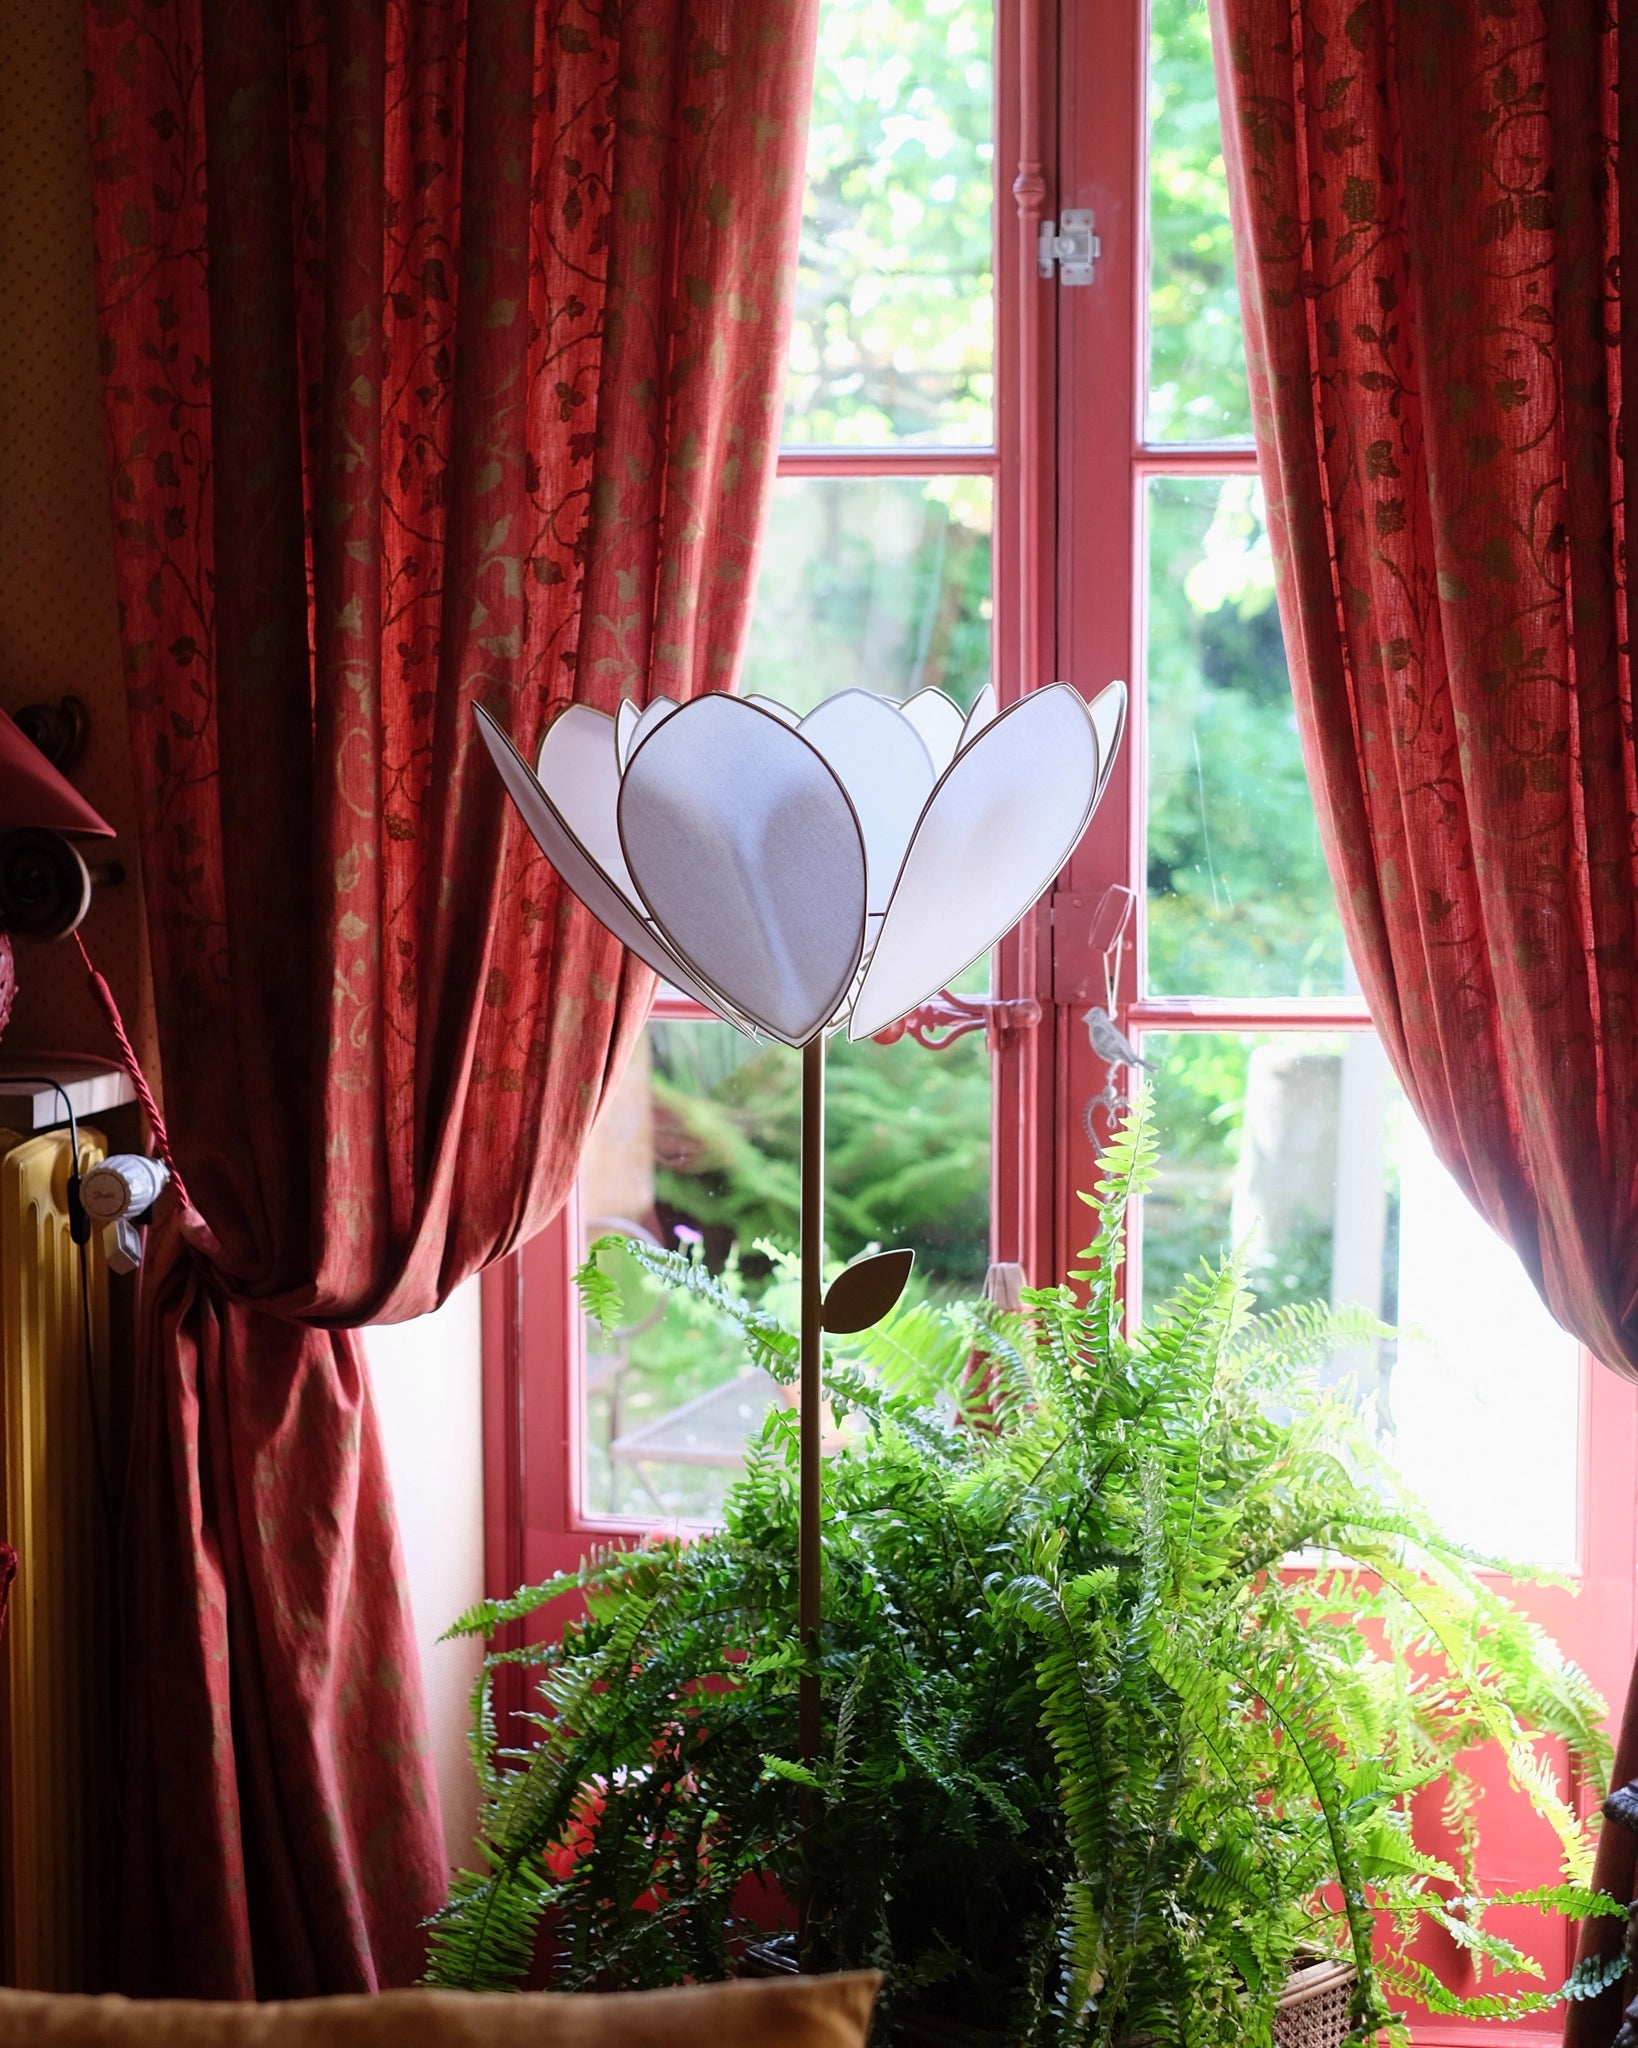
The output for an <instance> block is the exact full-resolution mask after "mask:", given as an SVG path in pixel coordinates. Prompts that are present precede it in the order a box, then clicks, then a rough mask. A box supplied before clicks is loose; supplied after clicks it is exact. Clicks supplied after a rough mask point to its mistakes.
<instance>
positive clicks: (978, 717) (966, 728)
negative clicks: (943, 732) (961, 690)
mask: <svg viewBox="0 0 1638 2048" xmlns="http://www.w3.org/2000/svg"><path fill="white" fill-rule="evenodd" d="M995 715H996V695H995V685H994V683H986V684H985V685H984V687H983V689H982V690H980V691H979V693H978V695H977V696H976V697H975V698H974V699H973V708H972V709H971V711H969V712H968V713H967V722H966V724H965V725H963V726H962V728H961V745H960V746H958V747H957V748H956V752H957V753H958V754H959V753H960V752H961V751H962V750H963V748H966V747H970V746H971V745H972V743H973V741H974V740H975V739H977V737H978V735H979V734H980V733H981V732H982V731H983V730H984V728H985V726H987V725H991V724H993V723H994V721H995Z"/></svg>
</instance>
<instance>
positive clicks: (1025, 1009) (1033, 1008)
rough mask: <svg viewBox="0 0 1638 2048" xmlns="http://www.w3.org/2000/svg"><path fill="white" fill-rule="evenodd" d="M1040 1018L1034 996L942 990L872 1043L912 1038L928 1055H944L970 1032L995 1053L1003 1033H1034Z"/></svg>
mask: <svg viewBox="0 0 1638 2048" xmlns="http://www.w3.org/2000/svg"><path fill="white" fill-rule="evenodd" d="M1041 1016H1042V1010H1041V1005H1040V1004H1039V1003H1038V1002H1037V1001H1036V1000H1035V998H1034V997H1033V996H953V995H951V993H950V991H949V990H948V989H947V988H942V989H940V990H939V992H938V994H937V995H936V996H930V997H929V998H928V999H927V1001H926V1002H925V1003H921V1004H918V1005H917V1007H916V1008H915V1009H913V1010H912V1011H911V1012H910V1013H909V1015H908V1016H905V1017H901V1018H900V1019H899V1021H898V1022H897V1023H896V1024H889V1025H888V1027H887V1029H886V1030H885V1031H878V1032H876V1033H875V1034H874V1036H873V1039H872V1043H873V1044H876V1045H896V1044H897V1043H898V1041H899V1040H900V1039H901V1038H913V1039H914V1040H915V1041H916V1043H917V1045H922V1046H925V1047H926V1048H927V1050H928V1051H929V1052H942V1051H943V1050H944V1048H945V1047H946V1046H947V1045H954V1044H955V1042H956V1040H957V1039H958V1038H965V1037H966V1036H967V1033H968V1032H969V1031H982V1032H983V1033H984V1036H985V1038H986V1039H987V1040H988V1041H989V1047H990V1051H991V1052H996V1051H998V1050H999V1049H1000V1045H1001V1040H1002V1036H1003V1034H1004V1033H1006V1032H1008V1031H1033V1030H1034V1029H1035V1028H1036V1026H1037V1025H1038V1024H1039V1023H1040V1021H1041Z"/></svg>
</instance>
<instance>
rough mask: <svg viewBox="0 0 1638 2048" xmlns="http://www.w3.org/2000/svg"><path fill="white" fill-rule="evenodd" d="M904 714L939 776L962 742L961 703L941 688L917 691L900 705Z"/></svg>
mask: <svg viewBox="0 0 1638 2048" xmlns="http://www.w3.org/2000/svg"><path fill="white" fill-rule="evenodd" d="M899 709H900V711H901V712H902V713H903V715H904V716H905V717H906V718H908V719H909V721H910V723H911V724H912V725H913V726H914V727H915V728H916V730H917V732H919V733H920V734H921V737H922V741H923V743H924V744H925V746H926V748H927V752H928V755H929V757H930V758H931V760H932V763H933V769H934V772H935V773H936V774H939V775H942V774H943V773H944V771H945V769H946V768H948V767H949V765H950V763H951V762H952V761H953V760H954V759H955V756H956V748H957V747H959V746H960V745H961V733H962V728H963V726H964V724H965V722H966V721H965V720H964V719H963V717H962V715H961V706H960V705H959V704H958V703H957V702H956V701H955V699H954V698H953V697H946V696H945V694H944V692H943V691H942V690H918V691H917V692H916V694H915V695H914V696H913V697H907V698H906V699H905V701H904V702H903V704H901V705H900V706H899Z"/></svg>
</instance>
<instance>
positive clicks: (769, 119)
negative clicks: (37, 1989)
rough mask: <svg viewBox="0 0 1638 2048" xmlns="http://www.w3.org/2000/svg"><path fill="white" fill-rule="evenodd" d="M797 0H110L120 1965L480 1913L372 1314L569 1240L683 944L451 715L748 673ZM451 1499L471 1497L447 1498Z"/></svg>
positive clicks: (300, 1985)
mask: <svg viewBox="0 0 1638 2048" xmlns="http://www.w3.org/2000/svg"><path fill="white" fill-rule="evenodd" d="M813 9H814V0H390V4H382V0H90V6H89V10H88V36H89V61H90V71H91V94H92V98H91V125H92V138H93V150H94V158H95V171H96V207H97V221H96V238H97V261H98V275H99V298H100V319H101V332H102V345H103V354H104V367H105V371H106V380H107V381H106V401H107V419H108V429H109V436H110V444H111V451H112V473H113V499H114V516H115V519H116V522H117V530H118V554H119V578H120V596H121V602H122V608H123V615H124V636H125V648H126V663H127V668H128V672H129V682H130V708H131V721H132V733H133V746H134V753H135V762H136V775H137V782H138V787H139V791H140V794H141V799H142V804H143V810H144V832H145V838H144V857H145V880H146V890H147V902H148V915H149V925H150V934H151V940H152V951H153V963H154V979H155V986H156V994H157V999H158V1002H157V1007H158V1013H159V1019H160V1026H161V1036H162V1057H163V1078H164V1088H165V1099H166V1108H167V1114H168V1118H169V1122H170V1127H171V1138H172V1142H173V1145H174V1148H175V1152H176V1155H177V1158H178V1162H179V1165H180V1167H181V1169H182V1172H183V1174H184V1176H185V1178H186V1180H187V1183H188V1187H189V1192H190V1194H191V1196H192V1198H193V1201H194V1203H195V1204H196V1212H195V1213H194V1214H193V1215H192V1216H191V1217H190V1218H189V1219H188V1221H187V1223H186V1224H185V1225H184V1226H183V1227H181V1228H180V1229H178V1230H176V1231H174V1232H173V1233H172V1234H171V1235H170V1236H169V1238H168V1240H167V1239H162V1240H161V1242H160V1243H158V1244H156V1246H155V1247H154V1249H153V1251H152V1252H151V1253H150V1272H149V1279H148V1286H147V1289H146V1300H145V1308H144V1325H143V1328H144V1336H143V1366H142V1372H143V1382H142V1385H141V1387H140V1389H139V1410H138V1412H139V1417H140V1421H139V1429H138V1440H137V1444H136V1450H135V1459H134V1466H133V1472H134V1477H133V1483H132V1485H133V1490H132V1496H131V1501H130V1507H129V1513H128V1542H129V1553H130V1568H131V1600H132V1610H131V1621H130V1625H129V1651H130V1667H129V1670H128V1674H127V1699H128V1706H129V1716H130V1725H129V1729H128V1736H129V1744H128V1747H129V1759H130V1779H129V1784H128V1788H127V1836H128V1841H127V1854H126V1863H127V1886H126V1916H125V1923H126V1924H125V1956H126V1968H125V1974H126V1976H127V1979H128V1980H129V1982H130V1984H131V1987H132V1988H134V1989H139V1990H144V1991H159V1990H165V1991H170V1992H179V1993H184V1994H193V1995H208V1996H218V1997H220V1996H229V1997H233V1996H238V1997H248V1996H251V1995H260V1996H270V1995H281V1994H282V1995H290V1994H302V1993H310V1992H319V1991H340V1990H347V1989H357V1988H369V1987H374V1986H377V1985H383V1984H390V1983H395V1982H402V1981H404V1980H405V1979H407V1978H409V1977H411V1976H412V1975H414V1974H415V1972H416V1970H417V1968H418V1964H419V1956H420V1938H419V1933H418V1923H419V1921H420V1920H421V1918H422V1916H423V1915H424V1914H425V1913H426V1912H428V1911H429V1910H430V1909H431V1908H432V1907H434V1906H435V1905H437V1904H438V1903H439V1901H440V1899H441V1898H442V1896H443V1889H444V1886H443V1877H444V1872H443V1851H442V1843H441V1837H440V1832H439V1825H438V1814H437V1804H436V1795H435V1792H434V1789H433V1780H432V1775H431V1771H430V1768H429V1764H428V1759H427V1756H426V1744H425V1734H424V1728H423V1720H422V1712H421V1706H420V1701H419V1679H418V1674H417V1670H416V1664H415V1655H414V1649H413V1643H412V1639H411V1636H410V1631H409V1625H408V1620H407V1615H406V1609H405V1602H404V1595H403V1587H402V1580H401V1573H400V1568H399V1559H398V1552H397V1539H396V1534H395V1530H394V1524H393V1516H392V1508H391V1502H390V1498H389V1493H388V1486H387V1479H386V1474H385V1471H384V1469H383V1465H382V1456H381V1449H380V1444H379V1441H378V1438H377V1434H376V1428H375V1423H374V1420H373V1418H372V1414H371V1409H370V1401H369V1392H368V1386H367V1383H366V1380H365V1377H364V1374H363V1371H362V1369H361V1364H360V1356H359V1350H358V1345H357V1340H356V1339H355V1338H354V1337H353V1336H351V1335H350V1334H348V1333H349V1332H350V1331H351V1330H352V1329H354V1328H355V1327H356V1326H357V1325H359V1324H363V1323H367V1322H372V1321H377V1320H383V1319H395V1318H400V1317H405V1316H411V1315H416V1314H419V1313H420V1312H422V1311H423V1310H426V1309H430V1308H431V1307H432V1306H433V1305H434V1304H435V1303H437V1302H438V1301H440V1300H442V1299H443V1298H444V1297H445V1296H446V1295H447V1294H448V1293H449V1291H450V1289H451V1288H453V1287H454V1286H455V1285H456V1284H457V1283H458V1282H459V1281H460V1280H462V1279H463V1278H465V1277H466V1276H467V1275H468V1274H470V1273H472V1272H474V1271H476V1270H477V1269H478V1268H479V1267H480V1266H482V1265H483V1264H484V1263H485V1262H486V1261H488V1260H490V1259H492V1258H494V1257H495V1256H496V1255H497V1254H498V1253H500V1252H502V1251H503V1250H505V1249H506V1248H507V1247H508V1246H510V1245H512V1244H514V1243H516V1242H517V1241H518V1240H519V1239H521V1238H525V1237H527V1236H528V1235H529V1234H530V1233H531V1232H533V1231H535V1230H537V1229H538V1228H539V1227H540V1226H541V1225H542V1224H543V1223H544V1222H545V1220H546V1219H547V1218H548V1217H549V1216H550V1215H551V1213H552V1211H553V1210H554V1209H555V1208H556V1206H557V1205H558V1203H559V1202H560V1201H561V1200H562V1198H563V1195H564V1193H565V1191H566V1189H567V1188H568V1185H569V1182H570V1179H571V1177H572V1175H573V1172H574V1168H575V1161H576V1157H577V1154H578V1151H579V1148H580V1145H581V1143H582V1140H583V1139H584V1136H585V1133H586V1130H587V1127H588V1125H589V1123H590V1121H591V1119H592V1117H593V1115H594V1114H595V1112H596V1110H597V1107H598V1104H599V1103H600V1101H601V1100H602V1099H603V1097H604V1095H605V1093H606V1092H607V1090H608V1088H609V1086H610V1083H611V1081H612V1079H613V1078H614V1076H615V1074H616V1073H617V1071H618V1069H619V1066H620V1064H621V1061H622V1059H623V1057H624V1054H625V1051H626V1048H627V1047H628V1046H629V1044H630V1042H631V1040H632V1037H633V1035H634V1033H635V1032H636V1030H637V1029H638V1028H639V1027H640V1024H641V1021H642V1018H643V1015H644V1012H645V1009H646V1005H647V1001H648V997H649V994H650V977H649V976H648V975H647V973H646V971H640V970H638V969H637V968H635V967H634V966H633V965H632V964H631V963H629V962H628V961H626V960H625V958H624V956H623V955H622V953H621V950H620V948H619V947H618V946H616V945H614V944H613V943H612V942H611V941H610V940H609V939H608V938H607V937H606V936H605V935H604V934H603V932H602V931H601V929H600V928H599V927H598V926H596V925H595V924H594V923H593V922H592V921H591V919H590V918H589V917H588V916H587V915H586V914H585V913H584V912H583V911H582V910H581V909H580V908H579V907H578V906H577V905H576V904H575V903H574V902H573V901H572V900H571V899H569V898H568V897H567V896H566V894H565V893H564V892H563V891H561V890H560V889H559V887H558V885H557V882H556V879H555V877H554V875H553V874H552V872H551V870H550V869H549V868H547V867H546V865H545V864H544V863H543V862H542V861H541V860H540V859H539V858H538V856H536V855H535V854H534V851H533V846H532V842H530V841H528V839H527V836H526V834H524V833H523V832H522V831H521V830H520V829H519V828H518V827H517V826H516V824H515V821H514V820H513V818H512V817H511V815H510V806H509V805H508V804H507V803H506V802H505V800H504V797H503V794H502V791H501V786H500V783H499V780H498V778H497V777H496V776H495V773H494V770H493V768H492V767H491V765H490V763H489V761H488V759H487V757H486V756H485V754H484V751H483V748H482V747H481V745H480V744H478V743H477V741H476V738H475V735H474V731H473V720H472V716H471V710H470V706H471V704H472V702H473V701H474V700H475V699H480V700H482V701H483V702H484V703H485V704H486V705H488V706H489V707H490V708H492V709H496V708H498V710H499V711H500V713H501V715H502V716H503V718H504V719H505V720H506V722H507V723H509V725H510V726H511V729H512V731H513V733H514V735H515V736H516V738H517V740H518V742H519V744H520V745H521V746H524V747H525V748H529V747H531V746H532V745H533V743H534V742H535V741H536V740H537V739H538V736H539V733H540V731H541V728H542V725H543V722H544V721H545V719H546V718H547V717H548V716H549V714H550V713H551V712H552V711H553V710H554V709H555V708H557V707H558V706H560V705H562V704H563V703H565V702H568V701H570V700H573V701H577V702H587V703H592V704H596V705H599V706H602V707H603V708H605V709H611V708H612V707H613V706H614V704H615V703H616V701H617V700H618V698H619V697H620V695H621V694H622V693H627V694H634V695H637V696H643V697H646V696H647V695H648V694H649V693H650V692H652V691H657V690H665V691H668V692H670V693H671V694H673V695H676V696H680V697H686V696H688V695H690V694H691V693H693V692H694V691H697V690H700V689H704V688H709V687H712V686H719V685H725V684H727V683H728V682H729V681H730V680H731V678H732V675H733V671H734V667H735V663H736V660H737V656H738V652H739V648H740V644H741V639H742V635H743V629H744V626H745V621H746V609H747V604H748V600H749V595H750V589H751V580H752V570H753V567H754V560H755V554H756V546H757V537H758V533H759V529H760V524H761V518H762V513H763V509H764V505H765V501H766V496H767V490H768V485H769V480H770V478H771V475H772V464H773V460H774V455H775V445H776V442H777V436H778V425H779V390H780V382H781V372H782V364H783V358H784V349H785V339H786V330H787V325H788V319H789V299H790V295H791V290H792V285H793V276H794V253H795V234H796V226H797V221H798V216H799V210H800V204H801V172H802V160H803V147H804V134H805V127H806V115H807V107H808V100H809V94H810V73H811V65H812V50H813V40H814V21H813ZM422 1511H423V1512H427V1511H430V1512H436V1507H435V1505H433V1506H432V1507H431V1508H430V1509H428V1508H425V1507H424V1508H423V1510H422Z"/></svg>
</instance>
